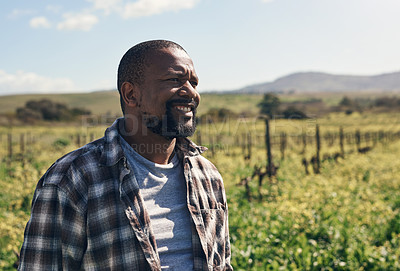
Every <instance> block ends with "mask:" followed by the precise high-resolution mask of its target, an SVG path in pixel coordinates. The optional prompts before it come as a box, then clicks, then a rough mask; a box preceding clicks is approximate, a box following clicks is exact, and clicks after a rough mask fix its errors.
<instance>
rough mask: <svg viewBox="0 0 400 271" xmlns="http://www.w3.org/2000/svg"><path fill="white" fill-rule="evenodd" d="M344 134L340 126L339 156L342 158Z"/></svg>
mask: <svg viewBox="0 0 400 271" xmlns="http://www.w3.org/2000/svg"><path fill="white" fill-rule="evenodd" d="M343 141H344V134H343V127H342V126H340V130H339V144H340V154H341V156H342V158H344V142H343Z"/></svg>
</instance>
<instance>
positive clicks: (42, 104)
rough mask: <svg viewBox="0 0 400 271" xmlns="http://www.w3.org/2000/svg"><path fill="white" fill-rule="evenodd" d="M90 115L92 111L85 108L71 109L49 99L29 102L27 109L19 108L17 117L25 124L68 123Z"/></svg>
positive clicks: (26, 105)
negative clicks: (34, 122)
mask: <svg viewBox="0 0 400 271" xmlns="http://www.w3.org/2000/svg"><path fill="white" fill-rule="evenodd" d="M89 114H90V111H89V110H86V109H84V108H72V109H69V108H68V106H67V105H65V104H62V103H56V102H53V101H51V100H49V99H42V100H39V101H35V100H29V101H27V103H26V104H25V107H20V108H17V117H18V118H19V119H21V120H22V121H25V122H29V121H32V120H47V121H68V120H73V119H76V118H77V117H78V116H82V115H89Z"/></svg>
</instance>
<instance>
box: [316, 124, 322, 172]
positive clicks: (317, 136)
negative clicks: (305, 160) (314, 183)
mask: <svg viewBox="0 0 400 271" xmlns="http://www.w3.org/2000/svg"><path fill="white" fill-rule="evenodd" d="M315 140H316V143H317V155H316V163H317V165H316V166H317V167H316V173H320V168H321V158H320V156H321V154H320V152H321V137H320V133H319V125H318V124H317V126H316V132H315Z"/></svg>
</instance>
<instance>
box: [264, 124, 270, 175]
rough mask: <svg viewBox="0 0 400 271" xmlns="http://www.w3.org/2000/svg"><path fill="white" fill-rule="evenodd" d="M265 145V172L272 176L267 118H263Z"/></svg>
mask: <svg viewBox="0 0 400 271" xmlns="http://www.w3.org/2000/svg"><path fill="white" fill-rule="evenodd" d="M265 147H266V149H267V173H268V177H269V178H271V176H272V155H271V138H270V133H269V120H268V118H266V119H265Z"/></svg>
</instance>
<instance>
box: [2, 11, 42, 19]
mask: <svg viewBox="0 0 400 271" xmlns="http://www.w3.org/2000/svg"><path fill="white" fill-rule="evenodd" d="M34 13H35V11H34V10H31V9H14V10H13V11H12V12H11V13H10V14H8V16H7V17H8V18H9V19H16V18H19V17H22V16H27V15H32V14H34Z"/></svg>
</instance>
